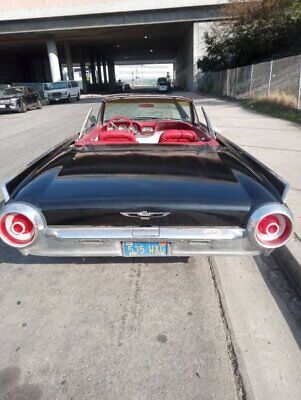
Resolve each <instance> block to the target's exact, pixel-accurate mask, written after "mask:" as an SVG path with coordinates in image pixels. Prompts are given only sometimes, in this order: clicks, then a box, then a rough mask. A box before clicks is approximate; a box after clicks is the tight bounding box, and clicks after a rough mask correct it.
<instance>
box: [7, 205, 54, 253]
mask: <svg viewBox="0 0 301 400" xmlns="http://www.w3.org/2000/svg"><path fill="white" fill-rule="evenodd" d="M8 214H21V215H24V216H25V217H26V218H28V219H29V220H30V221H31V222H32V224H33V226H34V237H33V240H32V241H31V242H30V243H25V244H23V243H13V242H12V241H10V240H9V239H8V238H7V237H6V236H5V235H4V234H3V232H1V230H0V238H1V239H2V240H3V242H5V243H6V244H8V245H9V246H11V247H16V248H25V247H30V246H32V245H34V244H35V243H37V242H38V241H39V240H41V237H42V235H43V233H44V232H45V229H46V226H47V224H46V220H45V218H44V216H43V214H42V212H41V211H40V210H39V209H38V208H37V207H35V206H33V205H31V204H28V203H22V202H15V203H7V204H5V205H4V206H3V207H2V208H1V210H0V221H1V220H2V218H4V217H5V216H7V215H8Z"/></svg>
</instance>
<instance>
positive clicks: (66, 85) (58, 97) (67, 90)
mask: <svg viewBox="0 0 301 400" xmlns="http://www.w3.org/2000/svg"><path fill="white" fill-rule="evenodd" d="M44 90H45V97H46V98H48V100H49V103H55V102H59V101H67V102H68V103H70V102H71V100H72V99H75V100H77V101H79V99H80V87H79V84H78V82H77V81H59V82H52V83H47V86H46V87H45V89H44Z"/></svg>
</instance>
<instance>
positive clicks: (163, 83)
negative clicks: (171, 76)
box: [157, 77, 170, 92]
mask: <svg viewBox="0 0 301 400" xmlns="http://www.w3.org/2000/svg"><path fill="white" fill-rule="evenodd" d="M157 89H158V92H169V90H170V84H169V82H168V80H167V78H165V77H162V78H158V81H157Z"/></svg>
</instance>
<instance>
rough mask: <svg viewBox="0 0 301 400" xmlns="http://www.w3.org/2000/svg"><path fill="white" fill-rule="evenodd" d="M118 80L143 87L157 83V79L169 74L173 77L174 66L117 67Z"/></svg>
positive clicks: (143, 65)
mask: <svg viewBox="0 0 301 400" xmlns="http://www.w3.org/2000/svg"><path fill="white" fill-rule="evenodd" d="M115 72H116V80H119V79H120V80H121V81H122V82H128V83H130V84H137V85H143V83H146V84H148V83H150V81H153V82H154V83H156V82H157V79H158V78H159V77H162V76H166V75H167V73H169V75H170V77H171V78H172V77H173V64H135V65H118V64H116V65H115Z"/></svg>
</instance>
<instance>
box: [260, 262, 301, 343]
mask: <svg viewBox="0 0 301 400" xmlns="http://www.w3.org/2000/svg"><path fill="white" fill-rule="evenodd" d="M254 260H255V263H256V264H257V266H258V269H259V271H260V273H261V275H262V277H263V279H264V281H265V283H266V285H267V287H268V288H269V290H270V292H271V294H272V296H273V298H274V300H275V302H276V304H277V305H278V307H279V310H280V311H281V313H282V315H283V316H284V318H285V320H286V322H287V324H288V326H289V328H290V330H291V333H292V335H293V336H294V338H295V340H296V342H297V343H298V345H299V347H300V348H301V298H300V296H299V294H298V293H297V291H296V289H295V287H294V286H293V285H292V283H291V282H290V281H289V280H288V278H287V276H286V275H285V273H284V272H283V270H282V268H281V267H280V266H279V265H278V263H277V262H275V257H274V256H273V255H272V256H269V257H264V256H257V257H254ZM255 292H256V288H254V295H255Z"/></svg>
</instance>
